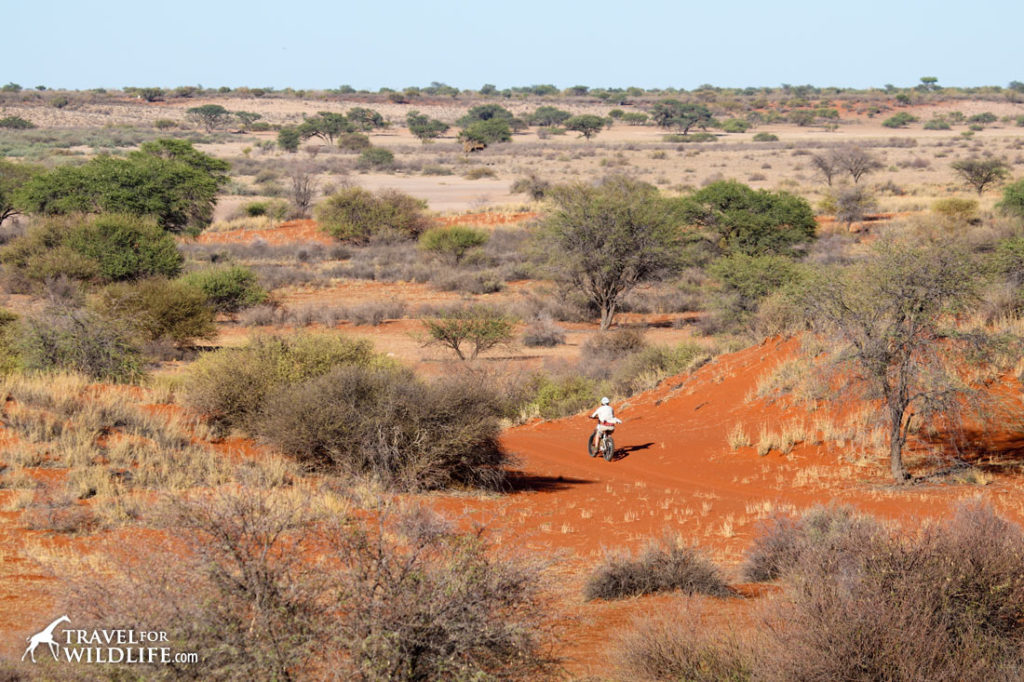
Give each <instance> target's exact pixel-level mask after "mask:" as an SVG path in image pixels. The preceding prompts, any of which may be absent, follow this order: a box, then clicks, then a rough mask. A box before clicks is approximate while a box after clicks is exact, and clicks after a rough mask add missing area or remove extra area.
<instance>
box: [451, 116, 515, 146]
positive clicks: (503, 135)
mask: <svg viewBox="0 0 1024 682" xmlns="http://www.w3.org/2000/svg"><path fill="white" fill-rule="evenodd" d="M511 140H512V127H511V126H510V125H509V122H508V121H507V120H505V119H503V118H492V119H488V120H486V121H473V122H472V123H470V124H469V125H467V126H466V127H465V128H463V129H462V130H461V131H460V132H459V141H460V142H463V143H466V144H470V145H472V144H478V145H483V146H484V147H486V146H487V145H489V144H492V143H495V142H510V141H511Z"/></svg>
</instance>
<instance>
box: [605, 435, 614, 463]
mask: <svg viewBox="0 0 1024 682" xmlns="http://www.w3.org/2000/svg"><path fill="white" fill-rule="evenodd" d="M613 457H615V441H613V440H612V437H611V436H605V437H604V461H606V462H610V461H612V458H613Z"/></svg>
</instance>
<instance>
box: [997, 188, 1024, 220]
mask: <svg viewBox="0 0 1024 682" xmlns="http://www.w3.org/2000/svg"><path fill="white" fill-rule="evenodd" d="M999 208H1000V210H1002V211H1003V212H1004V213H1006V214H1008V215H1012V216H1016V217H1018V218H1024V180H1018V181H1017V182H1014V183H1012V184H1009V185H1007V186H1006V187H1004V188H1003V200H1002V201H1001V202H999Z"/></svg>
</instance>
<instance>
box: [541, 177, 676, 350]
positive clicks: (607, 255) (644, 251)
mask: <svg viewBox="0 0 1024 682" xmlns="http://www.w3.org/2000/svg"><path fill="white" fill-rule="evenodd" d="M548 196H550V197H551V198H552V200H553V201H554V205H555V210H554V212H552V213H551V215H549V216H548V217H547V219H545V220H544V222H543V223H542V225H541V229H540V232H539V234H538V239H539V246H540V248H541V249H542V250H543V252H544V253H546V254H547V256H548V258H549V259H550V263H551V266H552V270H553V272H554V274H555V276H556V277H558V278H561V279H563V280H566V281H568V282H569V283H571V284H572V285H573V286H574V287H576V288H577V289H579V290H580V291H582V292H583V294H584V295H585V296H586V297H587V298H588V299H589V301H590V302H591V303H592V304H593V305H594V307H596V308H597V309H598V310H599V311H600V315H601V329H602V330H604V329H608V327H609V326H611V323H612V320H613V319H614V317H615V312H616V310H617V308H618V304H619V301H620V300H621V298H622V296H623V295H625V294H626V293H628V292H629V291H630V290H631V289H633V287H635V286H636V285H637V284H640V283H641V282H646V281H650V280H654V279H657V278H659V277H661V276H662V275H664V274H667V273H669V272H671V271H674V270H676V269H678V267H679V266H680V265H681V261H682V248H683V235H682V233H681V231H680V230H678V229H677V228H676V225H675V222H674V220H673V218H672V213H671V211H670V210H669V206H668V204H667V202H666V201H665V200H664V199H662V198H661V197H660V196H659V195H658V191H657V189H655V188H654V187H653V186H651V185H648V184H646V183H641V182H637V181H635V180H630V179H628V178H625V177H612V178H608V179H606V180H604V181H603V182H602V183H601V184H599V185H586V184H583V183H576V184H571V185H562V186H558V187H555V188H553V189H551V190H550V192H549V194H548Z"/></svg>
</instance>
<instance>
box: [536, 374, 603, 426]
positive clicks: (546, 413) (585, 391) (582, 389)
mask: <svg viewBox="0 0 1024 682" xmlns="http://www.w3.org/2000/svg"><path fill="white" fill-rule="evenodd" d="M533 389H534V398H533V400H532V401H531V404H530V407H532V409H533V410H535V411H536V413H537V414H538V415H540V416H541V417H543V418H544V419H558V418H559V417H566V416H568V415H571V414H576V413H577V412H579V411H580V410H583V409H586V408H587V407H590V406H592V405H594V404H595V403H596V402H597V399H598V395H599V393H600V386H599V385H598V383H597V382H596V381H594V380H593V379H591V378H589V377H585V376H581V375H578V374H570V375H567V376H560V377H551V376H548V375H545V374H541V375H538V377H537V378H536V379H535V380H534V385H533Z"/></svg>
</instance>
